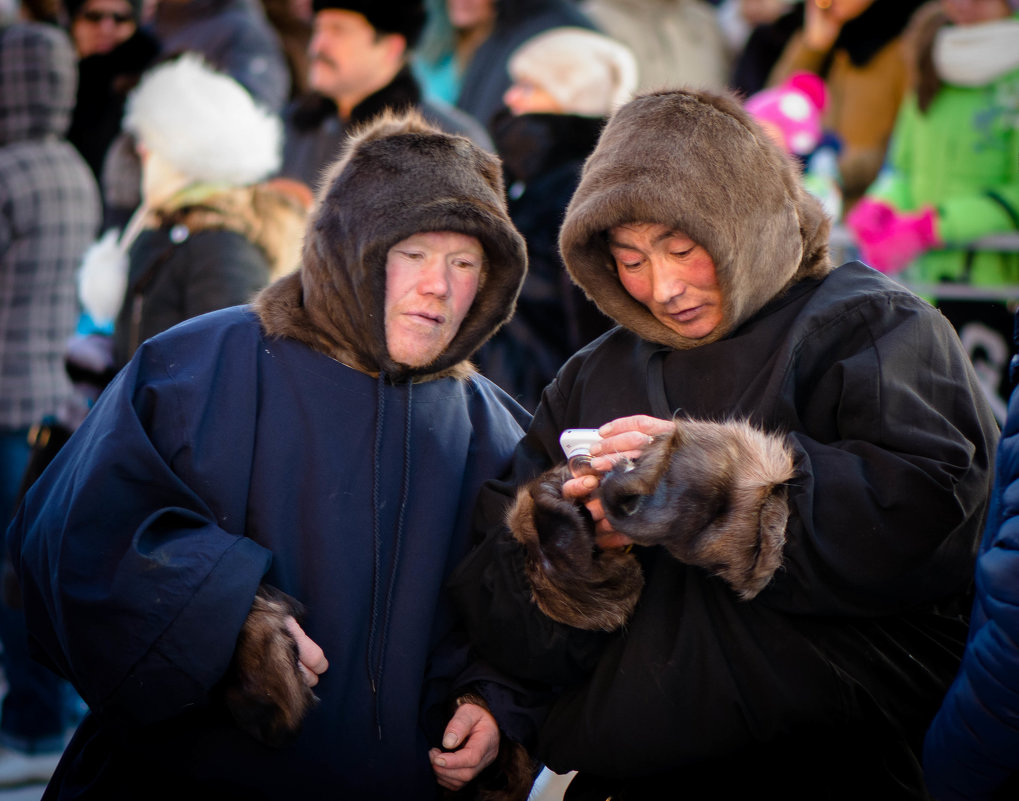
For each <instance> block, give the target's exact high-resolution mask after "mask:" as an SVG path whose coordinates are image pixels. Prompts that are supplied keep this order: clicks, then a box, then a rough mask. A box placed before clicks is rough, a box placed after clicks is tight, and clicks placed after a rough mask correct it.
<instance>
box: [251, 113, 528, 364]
mask: <svg viewBox="0 0 1019 801" xmlns="http://www.w3.org/2000/svg"><path fill="white" fill-rule="evenodd" d="M422 231H451V232H454V233H459V234H466V235H468V236H473V237H476V238H477V239H478V241H479V242H480V243H481V245H482V248H483V249H484V251H485V266H484V271H483V274H482V282H481V286H480V287H479V289H478V293H477V296H476V297H475V299H474V303H473V305H472V306H471V308H470V311H469V312H468V313H467V316H466V318H464V321H463V323H462V324H461V325H460V329H459V331H458V332H457V334H456V336H455V337H454V338H453V341H452V342H451V343H450V344H449V346H448V347H447V348H446V350H445V351H444V352H443V353H442V354H441V355H440V356H439V357H438V358H437V359H436V360H435V361H434V362H432V363H431V364H429V365H426V366H424V367H419V368H409V367H407V366H406V365H401V364H398V363H396V362H394V361H393V359H392V358H391V357H390V356H389V351H388V349H387V347H386V331H385V319H384V318H385V314H384V310H385V294H386V257H387V254H388V251H389V249H390V248H391V247H392V246H393V245H395V244H396V243H397V242H399V241H401V240H402V239H406V238H407V237H409V236H411V235H413V234H415V233H419V232H422ZM526 270H527V256H526V247H525V245H524V239H523V237H522V236H521V235H520V233H519V232H518V231H517V229H516V228H515V227H514V226H513V223H512V222H511V220H510V218H509V214H508V212H507V210H506V199H505V189H504V187H503V181H502V168H501V165H500V163H499V159H498V158H496V157H495V156H494V155H492V154H491V153H488V152H487V151H485V150H482V149H481V148H479V147H478V146H477V145H475V144H474V143H473V142H471V141H470V140H469V139H467V138H465V137H462V136H454V135H452V134H446V133H442V132H441V131H439V130H437V129H435V128H433V127H432V126H431V125H429V124H428V123H427V122H425V120H424V119H423V118H422V117H421V116H420V115H419V114H417V113H416V112H403V113H401V114H396V113H393V112H389V113H387V114H384V115H382V116H380V117H378V118H376V119H375V120H374V121H372V122H370V123H367V124H366V125H365V126H364V127H363V128H361V129H360V130H359V131H357V132H355V133H354V134H352V135H351V136H350V138H349V139H348V142H347V146H346V148H345V150H344V152H343V155H342V156H341V157H340V158H339V160H338V161H336V162H335V163H334V164H333V165H332V167H330V168H329V169H328V171H327V172H326V174H325V175H324V176H323V179H322V182H321V186H320V188H319V191H318V196H317V197H316V201H315V208H314V209H313V211H312V214H311V217H310V219H309V224H308V228H307V231H306V233H305V237H304V250H303V255H302V265H301V269H300V271H299V272H298V273H296V274H295V275H293V276H287V277H286V278H283V279H281V280H280V281H278V282H277V283H275V284H272V285H271V286H269V287H268V288H267V289H265V290H263V292H262V293H261V294H260V295H259V297H258V298H257V299H256V302H255V307H256V309H257V310H258V313H259V316H260V318H261V320H262V325H263V326H264V327H265V329H266V331H267V332H268V333H270V334H278V335H282V336H289V337H292V338H295V339H299V340H301V341H302V342H305V343H307V344H308V345H310V346H311V347H313V348H315V349H316V350H320V351H322V352H324V353H326V354H327V355H329V356H331V357H333V358H335V359H337V360H338V361H341V362H343V363H344V364H348V365H350V366H352V367H356V368H357V369H360V370H362V371H364V372H369V373H375V372H378V371H380V370H381V371H384V372H386V373H387V374H389V375H391V376H393V377H395V378H406V377H408V376H437V375H442V374H446V373H448V372H450V371H452V372H459V371H460V370H462V369H463V368H464V367H465V366H467V364H466V360H467V359H469V358H470V356H471V354H473V353H474V351H475V350H477V349H478V348H479V347H481V345H482V343H483V342H484V341H485V340H486V339H488V338H489V337H490V336H491V335H492V334H493V333H495V331H496V329H498V327H499V326H500V325H502V324H503V323H504V322H506V320H508V319H509V318H510V317H511V316H512V314H513V311H514V308H515V304H516V298H517V294H518V293H519V291H520V285H521V283H522V282H523V279H524V274H525V272H526Z"/></svg>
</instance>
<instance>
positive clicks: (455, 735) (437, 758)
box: [428, 704, 499, 791]
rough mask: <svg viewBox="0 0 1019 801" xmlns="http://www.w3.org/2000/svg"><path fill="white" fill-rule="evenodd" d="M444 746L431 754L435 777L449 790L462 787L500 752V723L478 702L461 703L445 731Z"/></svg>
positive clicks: (435, 749) (429, 753)
mask: <svg viewBox="0 0 1019 801" xmlns="http://www.w3.org/2000/svg"><path fill="white" fill-rule="evenodd" d="M442 748H443V749H446V750H442V749H439V748H433V749H432V750H431V751H429V752H428V758H429V759H430V760H431V763H432V770H433V771H435V778H436V780H437V781H438V782H439V785H440V786H441V787H444V788H445V789H447V790H453V791H456V790H460V789H462V788H463V787H464V786H465V785H466V784H467V783H468V782H470V781H472V780H473V779H475V778H477V776H478V774H479V773H481V771H483V770H484V769H485V768H487V767H488V766H489V765H491V764H492V762H493V761H494V760H495V757H496V755H497V754H498V753H499V725H498V724H497V723H496V722H495V718H494V717H492V713H491V712H489V711H488V710H487V709H485V708H483V707H480V706H478V705H477V704H463V705H461V706H459V707H457V709H456V712H455V713H454V714H453V717H452V718H450V721H449V723H448V724H447V726H446V731H445V733H444V734H443V735H442Z"/></svg>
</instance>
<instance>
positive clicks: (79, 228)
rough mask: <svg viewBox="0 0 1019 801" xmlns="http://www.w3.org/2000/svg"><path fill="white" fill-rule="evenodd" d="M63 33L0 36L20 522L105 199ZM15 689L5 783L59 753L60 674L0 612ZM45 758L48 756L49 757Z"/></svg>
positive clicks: (4, 335)
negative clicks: (76, 130) (71, 129)
mask: <svg viewBox="0 0 1019 801" xmlns="http://www.w3.org/2000/svg"><path fill="white" fill-rule="evenodd" d="M76 61H77V59H76V57H75V54H74V48H73V47H72V45H71V43H70V40H69V39H68V38H67V35H66V34H65V33H63V32H62V31H60V30H59V29H57V28H55V27H53V26H50V25H42V24H38V23H20V24H14V25H11V26H9V27H6V28H3V29H0V516H2V519H3V520H4V522H5V523H6V521H7V520H9V519H10V517H11V516H12V515H13V513H14V508H13V507H14V503H15V498H16V497H17V493H18V488H19V484H20V482H21V477H22V473H23V472H24V470H25V466H26V464H27V462H28V457H29V445H28V441H27V435H28V432H29V429H30V427H31V426H33V425H34V424H36V423H38V422H40V421H41V420H42V419H43V418H44V417H45V416H46V415H51V414H54V413H56V412H57V411H58V409H59V408H60V406H61V405H62V404H64V403H67V402H68V401H69V400H70V399H71V397H72V394H73V389H72V387H71V382H70V380H69V378H68V376H67V372H66V370H65V369H64V348H65V343H66V341H67V339H68V337H70V336H71V334H72V333H73V332H74V329H75V325H76V323H77V320H78V314H79V312H78V303H77V298H76V294H75V281H74V271H75V269H76V267H77V265H78V262H79V259H80V258H81V256H82V254H83V253H84V251H85V248H86V247H87V246H88V244H89V243H90V242H91V241H92V238H93V237H94V236H95V235H96V233H97V229H98V226H99V219H100V203H99V191H98V189H97V187H96V182H95V179H94V177H93V175H92V172H91V171H90V170H89V168H88V165H87V164H86V163H85V160H84V159H83V158H82V157H81V155H80V154H79V153H78V151H77V150H75V148H74V147H73V146H72V145H71V144H70V143H69V142H67V141H66V139H65V138H64V134H65V133H66V131H67V129H68V126H69V125H70V121H71V109H72V107H73V105H74V98H75V90H76V86H77V67H76ZM0 639H2V640H3V646H4V648H3V667H4V670H5V672H6V675H7V680H8V682H9V684H10V691H9V692H8V694H7V696H6V698H5V699H4V702H3V709H2V715H0V743H3V744H4V745H5V746H7V748H5V749H4V750H3V751H0V785H2V784H5V783H8V782H12V783H17V782H20V781H25V780H28V779H32V778H45V774H47V773H48V771H51V770H52V769H53V767H54V766H55V764H56V757H57V756H58V755H59V751H60V749H61V747H62V745H63V731H64V725H65V722H66V721H65V720H64V717H65V716H64V708H63V703H62V699H61V687H60V685H59V680H58V679H57V677H56V676H55V675H54V674H52V673H50V672H49V671H47V670H46V669H45V668H42V667H41V666H39V665H37V664H35V663H34V662H31V661H30V660H29V658H28V655H27V653H26V648H27V641H26V635H25V624H24V617H23V615H22V614H21V613H20V612H19V611H18V610H14V609H8V608H6V607H4V608H2V609H0ZM47 752H49V753H47Z"/></svg>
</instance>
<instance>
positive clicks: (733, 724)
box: [453, 91, 998, 801]
mask: <svg viewBox="0 0 1019 801" xmlns="http://www.w3.org/2000/svg"><path fill="white" fill-rule="evenodd" d="M829 227H830V221H829V220H828V219H827V218H826V217H825V215H824V213H823V212H822V210H821V208H820V206H819V204H818V203H817V202H816V201H815V200H814V199H813V198H812V197H811V196H809V195H808V194H807V193H806V192H805V191H804V190H803V188H802V185H801V183H800V180H799V175H798V172H797V171H796V169H795V167H794V166H793V164H792V163H791V162H790V161H789V160H788V158H787V157H786V156H785V155H784V154H782V153H781V152H780V151H779V150H778V149H777V148H776V147H775V146H774V145H773V144H771V142H770V141H769V139H768V137H767V136H766V135H765V134H764V133H763V131H762V130H761V128H760V127H759V126H758V125H757V124H756V123H755V122H754V121H753V120H752V119H751V118H750V117H749V116H748V115H747V114H746V113H745V112H744V111H743V109H742V108H741V106H740V104H739V103H738V102H737V100H736V99H735V98H733V97H729V96H721V95H714V94H710V93H706V92H696V91H662V92H658V93H651V94H647V95H644V96H641V97H638V98H636V99H635V100H633V101H631V102H630V103H628V104H627V105H625V106H624V107H622V109H620V110H619V111H618V112H617V113H616V114H615V115H614V116H613V118H612V119H611V120H610V121H609V123H608V125H607V127H606V129H605V130H604V132H603V134H602V136H601V139H600V141H599V144H598V146H597V148H596V149H595V151H594V153H593V154H592V156H591V158H590V159H589V160H588V162H587V164H586V165H585V168H584V173H583V176H582V179H581V182H580V185H579V187H578V189H577V191H576V193H575V194H574V196H573V199H572V201H571V204H570V206H569V208H568V210H567V213H566V218H565V222H564V224H563V227H562V230H561V235H560V246H561V249H562V253H563V257H564V260H565V262H566V264H567V267H568V268H569V270H570V272H571V274H572V276H573V278H574V280H576V281H577V283H578V284H580V286H581V287H582V288H583V289H584V290H585V291H586V292H587V293H588V295H589V296H590V297H591V298H592V299H593V300H594V301H595V302H596V303H597V304H598V306H599V307H600V308H601V310H602V311H603V312H605V313H606V314H607V315H609V316H610V317H612V318H613V319H614V320H616V321H617V322H618V323H619V326H618V327H617V328H615V329H613V330H612V331H610V332H608V333H606V334H605V335H604V336H602V337H601V338H600V339H598V340H596V341H595V342H594V343H592V344H591V345H589V346H588V347H586V348H584V349H583V350H581V351H580V352H579V353H577V354H576V355H575V356H574V357H573V358H572V359H571V360H570V361H569V362H567V364H566V365H565V366H564V367H563V368H562V370H561V371H560V372H559V375H558V377H557V378H556V380H555V382H553V383H552V384H551V385H550V386H549V387H548V388H547V389H546V390H545V392H544V395H543V398H542V402H541V405H540V406H539V408H538V410H537V412H536V414H535V417H534V420H533V423H532V425H531V427H530V429H529V431H528V434H527V436H526V437H525V439H524V440H523V441H522V442H521V444H520V445H519V446H518V448H517V453H516V456H515V466H514V478H513V480H512V481H509V482H505V483H491V484H490V485H488V487H487V488H486V489H485V490H484V491H483V492H482V495H481V501H480V505H479V509H478V515H477V523H478V526H479V529H480V531H479V534H480V535H481V538H482V539H481V542H480V544H479V545H478V546H477V547H476V548H475V550H474V551H473V553H472V554H471V556H470V557H468V559H467V560H466V562H465V563H463V564H462V565H461V566H460V568H459V569H458V572H457V574H455V575H454V579H453V581H454V588H455V592H456V595H457V597H458V598H459V600H460V602H461V608H462V609H463V610H464V612H465V613H466V614H467V615H468V617H469V618H470V621H471V624H470V627H471V632H472V636H473V637H474V640H475V643H476V644H477V646H478V647H479V648H480V649H481V651H482V652H483V653H484V654H485V655H486V656H487V657H488V658H489V659H490V660H492V661H493V662H495V663H496V664H497V665H499V666H500V667H502V668H504V669H507V670H509V671H512V672H514V673H516V674H517V675H518V676H521V677H524V678H527V679H529V680H533V681H538V682H545V683H547V684H548V685H550V686H553V687H558V688H559V689H560V690H561V695H560V696H559V698H558V700H557V701H556V703H555V704H554V705H553V706H552V708H551V711H550V713H549V716H548V718H547V721H546V722H545V724H544V728H543V731H542V735H541V738H540V743H539V748H538V756H539V757H540V758H541V759H542V760H543V761H544V763H545V764H546V765H548V766H549V767H550V768H551V769H553V770H555V771H557V772H566V771H568V770H577V771H579V776H578V777H577V778H576V779H574V781H573V782H572V784H571V786H570V788H569V789H568V790H567V794H566V798H567V799H574V798H581V799H583V798H599V799H603V798H605V797H607V796H610V795H611V796H612V797H613V798H614V799H616V801H619V799H635V798H639V799H659V798H666V797H669V798H672V797H682V798H684V799H697V798H712V799H720V798H721V799H726V798H740V799H744V798H749V797H757V796H760V797H775V798H784V799H818V798H826V799H827V798H845V799H860V798H883V799H884V798H924V797H925V791H924V789H923V781H922V777H921V771H920V762H919V758H918V757H919V747H920V744H921V741H922V736H923V732H924V730H925V728H926V727H927V725H928V723H929V722H930V719H931V718H932V716H933V714H934V712H935V710H936V709H937V707H938V704H939V702H940V699H941V697H942V695H943V694H944V692H945V690H946V688H947V687H948V685H949V683H950V682H951V680H952V677H953V675H954V674H955V671H956V669H957V667H958V664H959V656H960V654H961V652H962V646H963V643H964V640H965V634H966V625H965V619H964V614H965V609H966V608H967V607H968V604H967V603H966V601H965V597H966V591H967V589H968V585H969V581H970V576H971V574H972V569H973V553H974V548H975V545H976V543H977V541H978V538H979V535H980V530H981V524H982V521H983V518H984V514H985V509H986V503H987V496H988V491H989V486H990V484H989V482H990V478H991V467H992V464H991V463H992V455H993V448H994V445H995V442H996V439H997V436H998V431H997V427H996V425H995V422H994V419H993V417H992V415H991V413H990V410H989V409H988V407H987V404H986V403H985V401H984V400H983V397H982V394H981V391H980V388H979V386H978V384H977V381H976V379H975V377H974V374H973V371H972V369H971V367H970V365H969V362H968V359H967V358H966V354H965V352H964V351H963V349H962V347H961V346H960V343H959V341H958V338H957V337H956V335H955V334H954V332H953V331H952V329H951V326H950V325H949V324H948V323H947V322H946V321H945V319H944V318H943V317H942V316H941V315H940V314H938V313H937V311H935V310H934V309H933V308H931V307H930V306H929V305H928V304H927V303H925V302H923V301H922V300H920V299H919V298H917V297H916V296H914V295H913V294H911V293H910V292H908V291H906V290H905V289H903V288H902V287H901V286H899V285H897V284H895V283H893V282H892V281H890V280H888V279H887V278H886V277H884V276H882V275H881V274H879V273H877V272H876V271H874V270H872V269H870V268H869V267H867V266H866V265H864V264H861V263H859V262H851V263H848V264H845V265H843V266H841V267H838V268H837V269H833V268H832V265H831V263H830V260H829V255H828V244H827V240H828V233H829ZM583 427H588V428H598V427H600V434H601V437H602V440H601V442H599V443H596V445H595V446H594V447H593V448H592V454H593V456H594V457H595V458H594V460H593V462H592V466H593V468H595V471H596V475H594V476H591V475H588V476H582V477H579V478H574V477H571V475H570V473H569V472H568V470H567V469H566V468H565V466H564V465H563V461H564V460H563V454H562V451H561V450H560V447H559V442H558V437H559V434H560V432H561V431H563V430H564V429H568V428H583Z"/></svg>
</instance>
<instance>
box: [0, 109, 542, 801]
mask: <svg viewBox="0 0 1019 801" xmlns="http://www.w3.org/2000/svg"><path fill="white" fill-rule="evenodd" d="M524 252H525V251H524V243H523V240H522V238H521V237H520V235H519V234H518V232H517V231H516V229H515V228H513V226H512V224H511V222H510V220H509V217H508V216H507V213H506V209H505V201H504V192H503V186H502V183H501V171H500V167H499V164H498V160H497V159H496V158H495V157H494V156H492V155H491V154H488V153H486V152H484V151H482V150H481V149H480V148H478V147H477V146H475V145H474V144H472V143H471V142H470V141H469V140H467V139H465V138H462V137H458V136H451V135H447V134H443V133H440V132H439V131H437V130H435V129H434V128H432V127H430V126H429V125H428V124H427V123H425V122H424V121H423V120H421V119H420V118H419V117H417V116H413V115H405V116H394V115H387V116H384V117H382V118H380V119H379V120H377V121H376V122H374V123H371V124H369V125H368V126H366V127H365V128H363V129H362V130H361V131H359V132H357V133H355V134H353V135H352V137H351V139H350V140H348V143H347V146H346V148H345V150H344V152H343V154H342V155H341V157H340V159H339V160H338V161H337V162H336V163H335V164H334V165H333V166H332V168H331V169H330V171H329V172H328V173H327V174H326V175H325V176H324V179H323V182H322V186H321V189H320V190H319V194H318V197H317V200H316V205H315V209H314V210H313V213H312V215H311V219H310V223H309V226H308V229H307V231H306V234H305V242H304V254H303V263H302V265H301V268H300V269H299V270H298V271H297V272H295V273H293V274H291V275H289V276H287V277H285V278H283V279H281V280H279V281H278V282H277V283H275V284H273V285H271V286H270V287H268V288H267V289H266V290H264V291H263V292H262V293H261V294H260V295H259V296H258V297H257V298H256V299H255V300H254V302H253V304H251V305H250V306H241V307H234V308H230V309H226V310H222V311H219V312H214V313H212V314H208V315H204V316H202V317H199V318H195V319H193V320H191V321H188V322H186V323H184V324H182V325H179V326H177V327H175V328H173V329H171V330H170V331H168V332H164V333H163V334H161V335H159V336H156V337H154V338H153V339H150V340H148V342H146V343H145V344H144V345H143V346H142V347H141V348H140V350H139V351H138V353H137V354H136V355H135V357H134V358H133V359H132V360H131V362H130V363H129V364H128V365H127V367H126V368H125V369H124V370H123V371H122V372H121V373H120V375H119V376H118V377H117V379H116V380H115V381H114V382H113V383H112V384H111V385H110V387H109V388H108V389H107V390H106V391H105V392H104V393H103V395H102V397H101V399H100V401H99V403H98V404H97V406H96V408H95V409H94V410H93V411H92V413H91V414H90V415H89V417H88V418H87V420H86V422H85V423H84V425H83V426H82V427H81V429H80V430H79V431H78V432H77V433H76V434H75V436H74V437H73V438H72V439H71V441H70V442H69V443H68V444H67V445H66V446H65V447H64V449H63V450H62V451H61V452H60V454H59V455H58V457H57V459H56V460H55V461H54V462H53V464H52V465H51V467H50V468H49V469H48V470H47V471H46V473H45V474H44V475H43V476H42V477H41V478H40V480H39V481H38V482H37V483H36V485H35V486H34V488H33V489H32V491H31V492H30V493H29V495H28V496H27V498H26V500H25V502H24V504H23V506H22V508H21V510H20V512H19V514H18V516H17V517H16V518H15V520H14V522H13V524H12V526H11V528H10V529H9V531H8V546H9V549H10V552H11V558H12V560H13V563H14V565H15V568H16V571H17V573H18V575H19V578H20V580H21V586H22V594H23V597H24V604H25V609H26V614H27V617H28V623H29V629H30V633H31V636H32V638H33V640H34V645H35V647H36V649H37V652H38V653H39V655H40V657H41V658H42V659H44V660H45V661H46V662H48V663H49V664H50V665H51V666H53V667H54V668H55V669H56V670H58V671H59V672H60V673H61V674H62V675H64V676H66V677H67V678H69V679H70V680H71V681H72V682H73V684H74V686H75V687H76V688H77V689H78V691H79V692H80V693H81V695H82V697H83V698H84V699H85V700H86V701H87V702H88V704H89V707H90V710H91V713H90V714H89V715H88V717H87V718H86V720H85V722H84V723H83V724H82V725H81V727H80V728H79V730H78V731H77V733H76V734H75V737H74V739H73V741H72V742H71V744H70V746H69V747H68V749H67V751H66V752H65V755H64V759H63V760H62V762H61V765H60V767H59V768H58V770H57V773H56V775H55V777H54V779H53V781H52V782H51V784H50V786H49V788H48V789H47V795H46V797H47V798H49V799H56V798H72V797H73V798H80V797H88V798H102V799H106V800H107V801H109V800H110V799H128V798H130V799H138V798H146V799H153V798H196V797H216V798H221V799H223V798H226V799H229V798H245V799H291V798H324V797H333V798H357V799H429V798H437V797H438V796H439V794H440V785H441V786H442V787H447V788H453V789H456V788H458V787H460V786H462V785H463V784H464V783H465V782H466V781H467V780H468V779H470V778H472V777H474V776H476V775H477V774H478V773H479V772H480V771H481V770H482V769H483V768H485V767H486V766H487V765H489V764H490V763H492V761H493V760H494V759H495V758H496V752H497V751H498V749H499V747H500V746H504V752H505V751H506V750H508V749H510V750H511V749H514V748H517V746H516V745H515V742H514V741H518V740H520V739H523V738H524V737H526V735H527V731H526V725H525V723H526V721H525V719H524V718H522V717H519V716H511V717H504V716H503V714H502V710H503V709H508V708H509V706H508V705H509V704H511V703H512V701H513V695H512V693H513V692H514V691H515V688H513V687H512V686H509V685H505V684H500V680H499V677H498V676H497V675H495V674H494V673H492V672H491V671H486V669H485V667H484V666H483V665H478V664H476V663H471V662H470V661H469V653H468V647H467V644H466V641H465V640H464V639H463V637H462V635H461V633H460V630H459V628H458V625H457V620H456V618H455V616H454V613H453V611H452V607H451V605H450V604H449V603H448V601H447V599H446V597H445V593H444V591H443V589H442V588H443V583H444V581H445V579H446V577H447V574H448V573H449V571H450V569H451V567H452V566H453V565H455V564H456V563H457V561H458V560H459V559H460V558H461V557H462V556H463V555H464V554H465V553H466V550H467V547H468V536H469V535H468V517H469V515H470V511H471V508H472V502H473V499H474V496H475V494H476V491H477V489H478V487H479V486H480V485H481V483H482V482H483V481H485V480H486V479H489V478H492V477H495V476H498V475H500V474H501V473H502V472H503V470H504V468H505V467H506V465H507V463H508V460H509V457H510V453H511V450H512V448H513V446H514V445H515V444H516V442H517V440H518V439H519V438H520V436H521V425H522V424H525V423H526V417H527V415H526V413H525V412H524V411H523V410H522V409H521V408H520V407H519V406H518V405H517V404H516V403H515V402H513V401H512V400H511V399H510V398H509V397H508V396H507V395H505V394H504V393H503V392H502V391H500V390H499V389H498V388H497V387H495V385H493V384H491V383H490V382H488V381H487V380H486V379H484V378H482V377H480V376H479V375H477V374H476V373H475V372H474V371H473V370H472V368H471V367H470V364H469V362H468V361H467V359H468V358H469V356H470V355H471V354H472V353H473V352H474V350H475V349H476V348H477V347H479V346H480V345H481V343H482V342H483V341H484V340H485V339H486V338H487V337H488V336H490V335H491V333H492V332H493V331H494V330H495V329H496V328H497V327H498V326H499V325H501V324H502V323H503V322H504V321H505V320H506V319H507V318H508V317H509V316H510V314H512V311H513V307H514V302H515V299H516V296H517V293H518V291H519V287H520V283H521V281H522V279H523V275H524V272H525V270H526V258H525V255H524ZM298 620H299V621H300V623H299V624H298ZM319 647H320V648H321V650H319ZM468 670H469V671H470V675H471V676H472V682H471V683H470V684H469V685H465V684H463V683H462V681H463V680H464V676H465V673H466V671H468ZM311 687H314V693H315V694H316V695H317V696H318V699H317V700H316V699H315V698H314V696H313V695H312V690H311ZM493 714H494V715H495V718H493ZM302 717H303V723H302V722H301V719H302ZM496 719H498V724H499V728H497V727H496ZM500 729H501V733H500ZM440 746H444V747H445V750H443V749H442V748H441V747H440ZM430 749H431V750H430ZM493 769H494V768H493ZM486 775H487V774H486ZM525 792H526V791H525Z"/></svg>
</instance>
